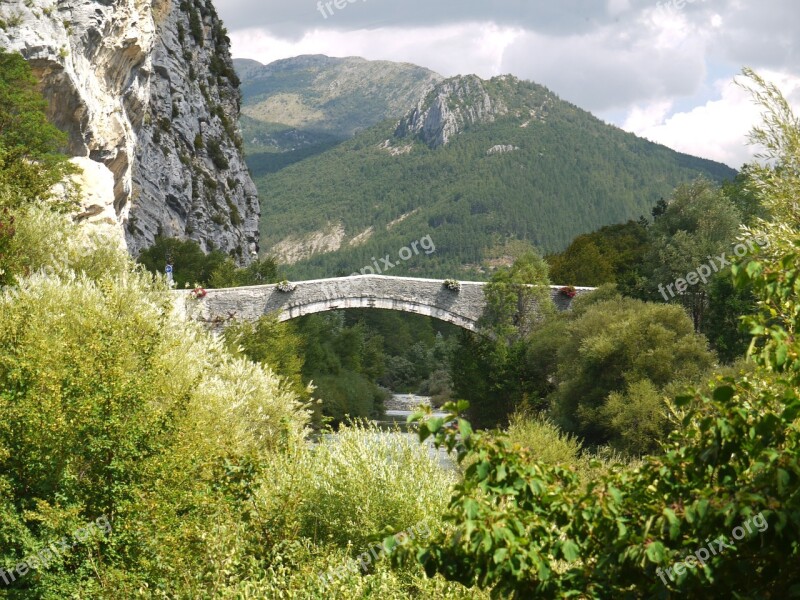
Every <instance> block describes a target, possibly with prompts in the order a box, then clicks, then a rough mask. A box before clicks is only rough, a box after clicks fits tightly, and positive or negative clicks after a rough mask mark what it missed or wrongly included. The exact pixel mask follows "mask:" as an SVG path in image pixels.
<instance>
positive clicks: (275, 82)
mask: <svg viewBox="0 0 800 600" xmlns="http://www.w3.org/2000/svg"><path fill="white" fill-rule="evenodd" d="M234 66H235V68H236V71H237V73H238V74H239V77H240V79H241V80H242V86H241V90H242V114H243V115H244V116H243V118H242V128H243V134H244V139H245V142H246V144H247V145H248V150H249V154H250V155H251V156H253V155H255V154H258V153H274V152H295V151H302V150H308V148H310V147H315V146H318V145H322V146H323V147H329V146H330V145H331V144H332V143H335V142H338V141H342V140H345V139H348V138H350V137H352V136H353V135H354V134H355V133H356V132H357V131H360V130H362V129H366V128H368V127H371V126H373V125H375V124H376V123H380V122H381V121H383V120H384V119H386V118H389V117H398V116H400V115H402V114H403V113H404V112H405V111H406V110H407V109H408V107H409V106H411V105H413V104H414V103H415V102H417V100H418V99H419V98H420V96H422V95H423V94H424V92H425V91H426V90H427V89H429V88H431V87H432V86H433V85H434V84H435V83H437V82H439V81H441V79H442V77H441V76H440V75H437V74H436V73H434V72H433V71H429V70H428V69H423V68H422V67H418V66H416V65H411V64H406V63H393V62H387V61H368V60H365V59H363V58H355V57H351V58H331V57H328V56H323V55H312V56H298V57H295V58H289V59H285V60H279V61H276V62H273V63H270V64H268V65H262V64H261V63H258V62H256V61H253V60H247V59H237V60H235V61H234ZM264 158H265V157H262V162H263V159H264ZM267 158H268V157H267ZM286 158H287V157H284V160H285V159H286Z"/></svg>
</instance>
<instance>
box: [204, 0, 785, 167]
mask: <svg viewBox="0 0 800 600" xmlns="http://www.w3.org/2000/svg"><path fill="white" fill-rule="evenodd" d="M326 4H327V7H326ZM215 6H216V7H217V11H218V12H219V14H220V16H221V17H222V19H223V21H224V22H225V25H226V27H227V28H228V31H229V35H230V37H231V41H232V46H233V47H232V53H233V56H234V57H235V58H251V59H254V60H257V61H259V62H262V63H265V64H266V63H269V62H272V61H274V60H278V59H281V58H289V57H292V56H298V55H301V54H327V55H328V56H361V57H364V58H367V59H373V60H374V59H381V60H393V61H398V62H410V63H414V64H417V65H421V66H423V67H427V68H429V69H432V70H434V71H436V72H438V73H440V74H441V75H444V76H446V77H450V76H454V75H459V74H469V73H475V74H477V75H479V76H481V77H484V78H488V77H492V76H495V75H501V74H506V73H510V74H512V75H516V76H517V77H520V78H522V79H530V80H532V81H535V82H536V83H540V84H542V85H545V86H546V87H548V88H550V89H551V90H552V91H554V92H555V93H557V94H558V95H559V96H560V97H561V98H562V99H564V100H568V101H570V102H572V103H574V104H576V105H578V106H580V107H581V108H584V109H586V110H589V111H591V112H592V113H594V114H595V115H596V116H598V117H599V118H601V119H603V120H604V121H606V122H608V123H612V124H614V125H617V126H619V127H622V128H623V129H625V130H628V131H632V132H634V133H636V134H637V135H640V136H642V137H645V138H648V139H650V140H653V141H655V142H659V143H662V144H665V145H667V146H669V147H671V148H674V149H675V150H679V151H681V152H686V153H689V154H694V155H697V156H702V157H704V158H710V159H713V160H718V161H720V162H724V163H726V164H728V165H730V166H731V167H734V168H739V167H741V165H742V164H744V163H745V162H748V161H751V160H752V159H753V155H754V154H755V152H757V151H758V149H757V148H753V147H752V146H749V145H748V140H747V137H748V132H749V131H750V129H751V128H752V126H753V125H755V124H756V123H758V121H759V119H760V109H759V108H758V107H757V106H755V105H754V104H753V102H752V100H751V96H750V94H749V93H748V92H747V91H746V90H744V89H743V88H742V87H741V86H739V85H737V84H736V81H739V82H742V81H743V78H742V77H741V75H740V74H741V71H742V68H743V67H751V68H753V69H755V70H756V71H757V72H758V73H759V74H760V75H762V76H763V77H765V78H766V79H767V80H769V81H771V82H773V83H775V84H776V85H777V86H778V87H779V88H780V89H781V91H782V92H783V93H784V95H785V96H786V97H787V98H788V99H789V101H790V103H791V104H792V105H793V107H795V109H796V110H797V112H798V114H800V48H799V47H798V46H799V44H798V42H800V27H798V25H800V0H659V1H655V0H457V1H450V0H448V1H442V0H402V1H400V0H322V1H321V2H320V0H215Z"/></svg>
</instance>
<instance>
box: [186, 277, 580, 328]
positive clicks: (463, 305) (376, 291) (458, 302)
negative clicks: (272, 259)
mask: <svg viewBox="0 0 800 600" xmlns="http://www.w3.org/2000/svg"><path fill="white" fill-rule="evenodd" d="M459 283H460V288H459V289H458V290H457V291H456V290H451V289H448V288H447V287H445V285H444V281H443V280H441V279H419V278H415V277H390V276H386V275H356V276H350V277H340V278H336V279H315V280H311V281H297V282H294V283H292V284H291V285H292V287H293V289H292V290H291V291H284V290H281V289H279V285H278V284H272V285H259V286H252V287H239V288H226V289H218V290H208V291H207V294H206V296H205V297H204V298H202V299H199V300H194V299H192V298H191V294H190V293H188V292H179V293H180V294H181V295H182V297H183V303H182V306H181V307H179V310H181V312H183V314H184V316H186V317H188V318H192V319H195V320H199V321H203V322H206V323H210V324H224V323H225V322H228V321H231V320H256V319H258V318H259V317H261V316H262V315H265V314H269V313H277V314H278V320H279V321H288V320H289V319H295V318H297V317H302V316H304V315H310V314H314V313H318V312H325V311H330V310H339V309H343V308H379V309H385V310H397V311H402V312H408V313H414V314H418V315H426V316H429V317H433V318H435V319H440V320H442V321H446V322H448V323H452V324H454V325H457V326H459V327H462V328H464V329H468V330H470V331H477V329H478V319H479V318H480V316H481V314H482V313H483V309H484V307H485V306H486V300H485V298H484V293H483V292H484V287H485V286H486V282H478V281H461V282H459ZM560 289H561V287H560V286H551V287H550V295H551V297H552V298H553V301H554V303H555V305H556V307H557V308H558V309H559V310H567V309H568V308H569V307H570V304H571V301H572V299H571V298H569V297H567V296H566V295H565V294H563V293H562V292H560V291H559V290H560ZM594 289H595V288H588V287H578V288H575V290H576V292H577V295H581V294H585V293H588V292H591V291H593V290H594Z"/></svg>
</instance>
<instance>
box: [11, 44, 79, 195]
mask: <svg viewBox="0 0 800 600" xmlns="http://www.w3.org/2000/svg"><path fill="white" fill-rule="evenodd" d="M37 84H38V82H37V81H36V78H35V77H34V76H33V73H32V72H31V68H30V66H29V65H28V63H27V62H26V61H25V59H24V58H22V56H21V55H19V54H17V53H12V52H7V51H5V50H3V49H0V188H3V187H6V186H7V187H8V188H9V190H10V191H11V193H3V194H2V195H1V197H0V201H4V202H9V201H12V200H13V204H19V203H21V202H31V201H33V200H35V199H40V200H45V199H49V198H51V189H52V188H53V186H54V185H55V184H57V183H59V182H61V181H64V180H65V177H66V176H67V175H68V174H71V173H74V172H75V168H74V166H73V165H72V163H70V162H69V161H68V158H67V157H66V156H65V155H64V154H63V153H62V152H61V151H62V150H63V149H64V148H65V146H66V142H67V138H66V136H65V135H64V134H63V133H62V132H61V131H59V130H58V129H57V128H56V127H55V126H54V125H52V124H51V123H50V122H49V121H48V120H47V114H46V109H47V103H46V102H45V100H44V98H42V95H41V93H40V92H39V90H38V89H37ZM73 206H74V196H68V197H67V202H66V203H65V204H64V205H63V206H62V207H61V208H71V207H73ZM12 207H13V206H12Z"/></svg>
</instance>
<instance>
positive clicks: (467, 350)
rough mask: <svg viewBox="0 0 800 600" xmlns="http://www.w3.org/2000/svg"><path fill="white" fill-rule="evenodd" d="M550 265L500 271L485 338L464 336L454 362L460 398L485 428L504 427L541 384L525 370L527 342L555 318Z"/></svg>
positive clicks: (527, 258)
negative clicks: (468, 403) (549, 277)
mask: <svg viewBox="0 0 800 600" xmlns="http://www.w3.org/2000/svg"><path fill="white" fill-rule="evenodd" d="M547 273H548V265H547V263H546V262H545V261H544V260H543V259H542V258H541V257H540V256H539V255H538V254H535V253H527V254H525V255H523V256H521V257H520V258H519V259H518V260H517V261H516V262H515V263H514V264H513V265H512V266H511V267H510V268H505V269H500V270H498V271H497V272H496V273H495V274H494V275H493V277H492V281H491V282H490V283H489V284H488V285H487V286H486V288H485V290H486V291H485V294H486V301H487V303H486V309H485V310H484V313H483V315H482V317H481V320H480V328H481V330H480V333H479V334H478V335H473V334H469V333H463V334H462V337H461V346H460V348H459V350H458V351H457V352H456V353H455V355H454V357H453V361H452V379H453V382H454V388H455V389H454V392H455V394H456V395H457V397H460V398H466V399H468V400H470V401H471V408H470V417H471V418H472V419H473V420H474V421H475V422H476V424H478V425H479V426H481V427H493V426H496V425H499V424H503V423H505V422H506V421H507V419H508V416H509V415H510V414H511V413H513V412H514V410H515V409H516V407H517V405H518V404H519V403H521V402H523V401H525V400H527V399H529V398H530V394H531V392H532V391H533V390H535V389H536V386H537V385H539V383H540V382H539V381H538V380H537V379H535V378H534V377H532V376H531V375H530V374H529V373H528V372H527V370H526V368H527V366H528V364H529V363H527V362H526V361H525V359H524V357H525V353H526V348H527V339H528V337H529V336H531V335H536V333H535V332H536V331H537V330H538V329H539V328H540V327H542V326H544V325H545V324H546V323H547V320H548V318H552V317H553V315H555V307H554V306H553V303H552V300H551V298H550V288H549V287H548V286H549V280H548V277H547Z"/></svg>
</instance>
